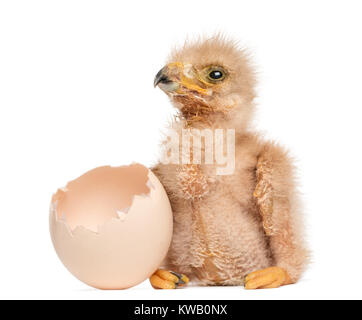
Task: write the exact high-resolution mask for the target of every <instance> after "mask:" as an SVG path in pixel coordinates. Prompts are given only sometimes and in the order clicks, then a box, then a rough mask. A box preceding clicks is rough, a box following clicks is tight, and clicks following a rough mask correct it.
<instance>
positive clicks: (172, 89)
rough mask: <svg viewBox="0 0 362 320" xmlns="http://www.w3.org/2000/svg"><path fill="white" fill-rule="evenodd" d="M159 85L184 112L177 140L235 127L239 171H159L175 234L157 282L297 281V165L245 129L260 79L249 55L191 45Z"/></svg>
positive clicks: (250, 285) (260, 284) (176, 167)
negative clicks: (184, 134) (184, 133)
mask: <svg viewBox="0 0 362 320" xmlns="http://www.w3.org/2000/svg"><path fill="white" fill-rule="evenodd" d="M154 84H155V86H158V87H160V88H161V89H162V90H163V91H164V92H165V93H166V94H167V95H168V96H169V97H170V100H171V102H172V104H173V105H174V106H175V107H176V108H177V109H178V116H177V117H176V118H175V121H174V122H173V123H172V124H171V126H170V127H171V129H172V130H176V132H179V134H180V136H181V135H182V134H181V133H182V131H183V130H184V129H199V130H201V129H210V130H213V131H215V130H216V129H225V130H227V129H233V130H235V170H234V171H233V173H232V174H226V175H218V174H216V170H215V169H216V164H205V163H196V164H194V163H192V162H191V163H183V162H182V161H180V163H170V164H162V163H159V164H158V165H156V166H155V167H154V168H153V171H154V173H155V174H156V175H157V176H158V178H159V179H160V181H161V182H162V183H163V185H164V187H165V189H166V191H167V193H168V196H169V198H170V201H171V205H172V209H173V214H174V231H173V239H172V244H171V247H170V249H169V252H168V255H167V258H166V260H165V264H164V266H163V267H164V268H163V269H160V270H158V271H157V272H156V273H155V274H153V275H152V276H151V278H150V281H151V284H152V285H153V286H154V287H155V288H175V287H177V286H178V285H180V284H184V283H187V282H188V280H189V278H190V280H191V281H192V282H193V283H196V284H200V285H245V287H246V288H247V289H257V288H274V287H279V286H281V285H286V284H291V283H294V282H296V281H297V280H298V279H299V277H300V276H301V274H302V271H303V270H304V268H305V265H306V263H307V260H308V252H307V250H306V249H305V247H304V243H303V238H302V230H301V229H302V228H301V222H300V220H299V214H300V212H299V211H300V208H299V205H298V199H297V194H296V189H295V183H294V176H293V165H292V164H291V161H290V159H289V157H288V155H287V152H286V151H285V150H284V149H283V148H281V147H280V146H279V145H277V144H275V143H273V142H268V141H263V140H262V139H261V138H260V137H259V135H258V134H257V133H254V132H252V131H251V130H250V128H249V127H248V125H249V123H250V120H251V116H252V113H253V110H254V103H253V99H254V97H255V91H254V86H255V77H254V73H253V71H252V70H251V68H250V65H249V63H248V59H247V56H246V54H245V52H244V51H242V50H240V49H238V47H237V46H236V45H235V43H233V42H230V41H227V40H225V39H223V38H222V37H219V36H216V37H213V38H210V39H207V40H199V41H196V42H193V43H186V44H185V45H184V46H183V47H182V48H181V49H179V50H176V51H175V52H173V53H172V54H171V57H170V59H169V62H168V63H167V65H166V66H165V67H164V68H163V69H161V70H160V72H159V73H158V74H157V75H156V78H155V83H154ZM194 131H195V132H200V131H198V130H194ZM194 131H191V132H194ZM191 135H192V133H191ZM165 143H167V144H170V141H167V142H165ZM205 143H206V142H205ZM171 148H172V146H171ZM175 148H176V149H177V148H179V146H178V145H177V146H175ZM215 148H216V147H215ZM179 150H181V149H179ZM203 151H205V146H203ZM192 157H193V156H192V155H191V158H192ZM169 270H170V271H169Z"/></svg>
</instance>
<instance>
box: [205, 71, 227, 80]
mask: <svg viewBox="0 0 362 320" xmlns="http://www.w3.org/2000/svg"><path fill="white" fill-rule="evenodd" d="M207 76H208V78H209V79H210V80H211V81H213V82H215V81H221V80H223V79H224V78H225V72H224V71H223V70H220V69H213V70H210V71H209V73H208V74H207Z"/></svg>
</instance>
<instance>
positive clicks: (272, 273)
mask: <svg viewBox="0 0 362 320" xmlns="http://www.w3.org/2000/svg"><path fill="white" fill-rule="evenodd" d="M291 283H292V282H291V280H290V277H289V275H288V273H287V272H286V271H285V270H284V269H282V268H279V267H270V268H266V269H262V270H258V271H254V272H251V273H249V274H248V275H247V276H246V278H245V289H270V288H278V287H280V286H283V285H286V284H291Z"/></svg>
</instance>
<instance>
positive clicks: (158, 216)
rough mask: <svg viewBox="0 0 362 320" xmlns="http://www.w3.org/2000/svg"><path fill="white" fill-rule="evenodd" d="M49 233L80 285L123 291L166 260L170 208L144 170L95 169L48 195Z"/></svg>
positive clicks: (134, 167)
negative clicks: (49, 204)
mask: <svg viewBox="0 0 362 320" xmlns="http://www.w3.org/2000/svg"><path fill="white" fill-rule="evenodd" d="M50 234H51V238H52V241H53V245H54V248H55V250H56V252H57V254H58V256H59V258H60V260H61V261H62V262H63V264H64V265H65V266H66V268H67V269H68V270H69V271H70V272H71V273H72V274H73V275H74V276H75V277H77V278H78V279H79V280H81V281H82V282H84V283H86V284H88V285H90V286H92V287H95V288H99V289H125V288H129V287H132V286H135V285H137V284H139V283H141V282H142V281H144V280H146V279H147V278H148V277H150V276H151V275H152V273H153V272H154V271H155V270H156V269H157V268H158V267H159V266H160V264H161V263H162V261H163V259H164V258H165V256H166V254H167V251H168V248H169V246H170V243H171V237H172V211H171V206H170V202H169V199H168V197H167V194H166V192H165V190H164V188H163V186H162V185H161V183H160V181H159V180H158V179H157V177H156V176H155V175H154V174H153V173H152V172H151V171H150V170H149V169H147V168H146V167H144V166H142V165H140V164H132V165H130V166H123V167H109V166H107V167H100V168H96V169H94V170H91V171H89V172H87V173H85V174H84V175H82V176H81V177H79V178H78V179H76V180H73V181H71V182H69V183H68V184H67V186H66V187H65V188H62V189H59V190H58V192H57V193H56V194H54V195H53V198H52V202H51V207H50Z"/></svg>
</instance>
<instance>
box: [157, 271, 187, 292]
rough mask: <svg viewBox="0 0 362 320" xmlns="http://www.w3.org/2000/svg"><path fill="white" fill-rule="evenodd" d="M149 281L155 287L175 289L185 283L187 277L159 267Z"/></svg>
mask: <svg viewBox="0 0 362 320" xmlns="http://www.w3.org/2000/svg"><path fill="white" fill-rule="evenodd" d="M150 282H151V285H152V286H153V287H154V288H156V289H175V288H176V287H177V286H182V285H184V284H187V283H188V282H189V278H188V277H187V276H186V275H184V274H181V273H177V272H173V271H167V270H163V269H159V270H157V271H156V272H155V273H154V274H153V275H152V276H151V277H150Z"/></svg>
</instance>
